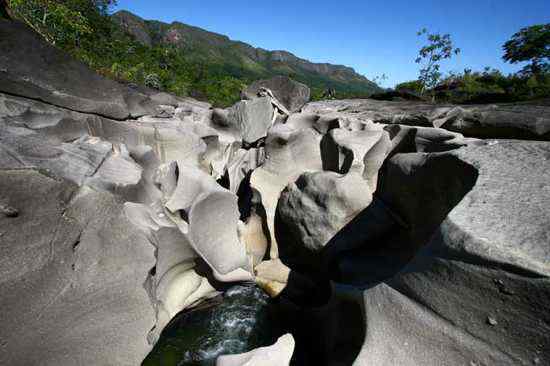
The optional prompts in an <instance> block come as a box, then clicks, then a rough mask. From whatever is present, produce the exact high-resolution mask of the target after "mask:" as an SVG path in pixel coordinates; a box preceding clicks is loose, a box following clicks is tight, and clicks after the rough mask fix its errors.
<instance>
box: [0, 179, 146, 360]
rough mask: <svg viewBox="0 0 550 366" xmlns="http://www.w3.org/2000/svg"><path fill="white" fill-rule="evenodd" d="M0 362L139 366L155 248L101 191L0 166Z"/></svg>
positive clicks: (112, 200) (114, 199)
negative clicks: (2, 203)
mask: <svg viewBox="0 0 550 366" xmlns="http://www.w3.org/2000/svg"><path fill="white" fill-rule="evenodd" d="M0 192H2V193H1V195H2V196H3V197H5V198H6V199H7V200H8V201H9V204H10V205H12V206H14V207H16V208H17V209H18V211H19V215H18V217H15V218H10V217H3V216H2V215H0V233H1V239H0V240H1V242H2V245H1V246H0V247H1V248H0V251H1V255H0V257H1V258H2V260H1V261H0V273H1V279H0V293H1V294H2V296H0V306H1V308H2V312H1V313H0V320H1V321H2V324H4V326H3V327H2V329H3V330H2V331H0V344H1V345H2V346H1V348H0V363H1V364H5V365H52V366H53V365H67V366H68V365H75V364H82V365H84V364H88V365H92V364H93V365H98V364H99V365H128V366H130V365H137V364H139V363H140V362H141V361H142V360H143V358H144V357H145V355H146V354H147V353H148V352H149V350H150V348H151V347H152V345H151V344H149V343H148V342H147V334H148V332H149V331H150V330H151V329H152V328H153V326H154V324H155V308H154V305H153V303H152V302H151V298H150V294H149V293H148V291H147V290H146V286H145V284H146V282H147V278H148V276H149V271H150V270H151V268H153V266H154V265H155V257H154V247H153V246H151V245H150V244H149V242H148V240H147V239H146V238H145V237H144V236H143V235H142V234H140V233H139V232H136V230H134V227H133V226H132V225H131V224H130V223H129V222H128V220H127V219H126V218H125V216H124V214H123V212H122V205H121V203H120V202H119V201H118V199H117V198H116V197H115V196H113V195H112V194H110V193H107V192H97V191H94V190H91V189H81V190H79V191H77V187H76V185H74V184H73V183H71V182H68V181H67V180H64V179H60V178H57V177H54V176H50V175H48V174H46V173H43V172H40V171H38V170H36V169H19V170H6V169H2V170H0Z"/></svg>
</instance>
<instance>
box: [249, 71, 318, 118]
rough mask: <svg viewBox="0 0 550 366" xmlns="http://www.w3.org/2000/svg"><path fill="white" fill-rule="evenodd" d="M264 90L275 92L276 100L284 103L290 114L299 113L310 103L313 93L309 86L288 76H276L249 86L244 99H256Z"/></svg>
mask: <svg viewBox="0 0 550 366" xmlns="http://www.w3.org/2000/svg"><path fill="white" fill-rule="evenodd" d="M262 88H266V89H269V90H271V91H272V92H273V95H274V96H275V98H276V99H277V100H278V101H279V102H281V103H283V105H284V106H285V107H286V109H288V110H289V111H290V112H297V111H299V110H300V108H302V106H303V105H304V104H306V103H307V102H309V97H310V94H311V91H310V90H309V88H308V86H307V85H304V84H302V83H299V82H297V81H294V80H292V79H291V78H289V77H288V76H275V77H274V78H271V79H267V80H258V81H255V82H253V83H252V84H251V85H250V86H248V87H247V88H246V89H245V90H244V91H243V92H242V97H243V99H254V98H255V97H257V95H258V92H260V90H261V89H262Z"/></svg>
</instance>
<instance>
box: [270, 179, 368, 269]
mask: <svg viewBox="0 0 550 366" xmlns="http://www.w3.org/2000/svg"><path fill="white" fill-rule="evenodd" d="M371 201H372V193H371V190H370V188H369V186H368V184H367V182H365V180H364V179H363V177H362V176H361V174H359V173H348V174H346V175H340V174H337V173H333V172H311V173H309V172H308V173H304V174H302V175H301V176H300V177H299V178H298V179H297V180H296V181H295V182H293V183H291V184H289V185H288V186H287V187H286V188H285V190H284V191H283V192H282V193H281V196H280V198H279V202H278V205H277V216H276V223H277V227H276V228H277V230H278V237H281V238H284V241H283V242H281V243H280V245H279V252H280V256H281V258H282V259H283V260H285V259H289V258H291V259H292V260H294V261H296V260H299V261H300V262H305V263H307V262H308V260H309V258H310V257H313V256H314V255H315V254H316V253H317V252H320V251H321V249H322V248H323V247H324V246H325V245H326V244H327V243H328V242H329V241H330V239H332V237H333V236H334V235H335V234H336V233H337V232H338V231H339V230H340V229H342V228H343V227H344V226H345V225H346V224H348V223H349V222H350V221H352V220H353V218H354V217H355V216H356V215H357V214H358V213H359V212H361V211H362V210H364V209H365V208H366V207H367V206H368V205H369V204H370V203H371ZM293 257H297V258H293Z"/></svg>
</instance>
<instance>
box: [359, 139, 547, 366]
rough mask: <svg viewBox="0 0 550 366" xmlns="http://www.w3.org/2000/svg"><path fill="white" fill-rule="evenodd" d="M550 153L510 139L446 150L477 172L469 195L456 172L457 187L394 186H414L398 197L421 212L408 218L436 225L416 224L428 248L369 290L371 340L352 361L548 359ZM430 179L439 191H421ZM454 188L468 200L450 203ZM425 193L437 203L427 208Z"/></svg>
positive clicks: (404, 166) (404, 167) (405, 166)
mask: <svg viewBox="0 0 550 366" xmlns="http://www.w3.org/2000/svg"><path fill="white" fill-rule="evenodd" d="M549 153H550V148H549V146H548V144H547V143H542V142H522V141H504V140H501V141H493V142H490V143H488V144H486V145H483V146H469V147H467V148H462V149H458V150H455V151H453V152H452V153H447V154H446V155H449V156H452V159H454V161H456V162H457V164H459V166H460V165H462V166H463V167H464V169H466V171H470V172H471V173H468V174H469V175H472V174H475V175H476V181H475V185H473V184H472V185H470V188H469V189H467V190H466V192H464V190H463V192H464V193H461V192H460V190H457V187H460V186H461V185H463V184H459V183H458V182H459V181H460V180H462V179H463V177H464V175H465V172H459V171H455V179H456V181H457V184H456V185H452V184H451V185H450V184H448V183H446V182H445V181H440V182H437V181H436V180H438V179H440V178H439V175H434V174H433V173H432V174H430V176H427V175H426V176H425V178H424V179H419V180H418V183H413V182H412V181H411V182H399V183H397V182H396V183H395V184H396V185H397V184H400V185H402V186H408V187H410V188H409V189H410V190H411V195H410V196H409V197H408V198H407V196H406V195H403V194H402V193H403V191H401V194H399V200H400V201H401V202H403V205H402V207H403V208H402V209H401V212H403V213H405V212H406V211H408V212H410V214H411V215H412V214H413V211H414V214H415V215H416V216H415V218H413V217H412V216H409V217H408V218H407V221H409V222H411V223H412V224H413V225H414V226H416V227H421V226H423V227H426V228H430V229H429V230H427V229H424V230H422V229H420V230H415V232H416V234H415V235H414V237H415V238H417V239H419V240H421V241H423V242H424V245H425V247H424V248H423V249H421V250H420V252H419V253H418V254H417V255H416V257H415V258H414V260H413V261H412V262H411V263H410V264H409V265H407V266H406V267H405V268H404V269H403V270H402V271H401V272H400V273H398V274H397V275H396V276H395V277H393V278H392V279H391V280H388V281H386V282H385V283H382V284H379V285H377V286H373V287H371V288H369V289H368V290H367V291H365V294H364V300H365V311H366V314H365V318H366V327H367V337H366V340H365V344H364V346H363V350H362V352H361V354H360V356H359V357H358V359H357V360H356V362H355V365H371V364H376V365H395V364H402V365H441V364H453V365H460V364H470V365H496V364H498V365H524V364H525V365H526V364H535V365H536V364H540V365H544V364H546V363H548V362H549V361H548V360H549V359H550V352H549V350H548V348H547V347H546V346H545V345H546V344H547V338H548V323H549V320H550V319H549V318H548V315H547V314H549V309H548V303H547V302H546V301H545V300H544V299H546V298H548V296H550V279H549V275H550V270H549V268H548V260H549V255H550V251H549V250H548V245H547V243H548V235H549V234H548V225H547V223H548V222H550V215H549V211H548V210H547V207H548V206H549V204H550V190H549V186H548V183H547V182H549V181H550V176H549V173H548V172H549V171H550V170H549V168H550V166H549V164H548V156H549ZM435 155H439V154H435ZM398 157H399V155H396V158H398ZM430 160H431V159H430V158H428V159H426V158H424V162H423V163H421V164H420V165H419V166H418V168H415V169H413V170H411V168H410V167H409V165H410V163H408V161H411V160H410V159H408V160H407V159H405V158H399V159H398V160H397V161H395V162H394V164H395V168H396V169H398V170H396V172H397V171H399V169H400V170H401V171H403V173H404V174H409V175H410V173H411V171H412V172H415V171H418V169H424V168H423V166H425V167H428V166H429V165H430V163H429V162H430ZM447 165H449V163H447ZM432 169H434V170H432V172H433V171H441V170H440V169H438V168H437V166H434V167H433V168H432ZM413 174H416V173H413ZM399 176H400V175H399V174H398V175H395V174H394V173H389V174H388V179H390V178H393V179H399ZM401 176H403V175H401ZM430 177H431V179H430ZM430 181H431V182H433V183H429V185H432V186H433V185H434V183H435V186H433V188H436V187H439V188H436V189H433V188H432V189H431V190H430V192H429V193H428V192H425V193H422V191H423V188H422V187H421V185H426V184H428V183H427V182H430ZM386 192H387V191H386ZM412 192H415V194H414V195H413V194H412ZM396 193H397V192H396ZM451 193H452V194H458V196H457V197H456V198H459V196H461V195H463V194H465V196H464V197H463V198H462V199H458V200H451V202H450V201H449V198H447V196H449V194H451ZM427 194H429V197H430V200H429V202H433V203H434V204H435V202H439V204H438V205H439V207H440V208H439V209H438V208H437V207H435V206H433V204H432V203H430V205H432V207H426V202H427V200H425V199H424V198H423V197H426V195H427ZM393 196H394V197H395V198H396V199H397V194H395V195H393ZM388 197H389V196H388ZM413 202H417V203H413ZM445 202H447V207H449V208H447V209H446V208H444V206H445ZM391 204H392V205H394V206H395V205H397V204H398V203H397V201H393V202H392V203H391ZM405 206H408V207H410V209H409V210H406V209H404V207H405ZM413 206H414V209H413V208H412V207H413ZM419 212H430V213H431V214H430V215H427V216H424V214H422V215H419V214H418V213H419ZM438 212H439V213H438ZM518 213H520V214H518ZM436 215H437V216H438V217H436ZM437 221H441V222H440V223H437ZM431 228H433V230H431ZM442 349H443V350H445V351H444V352H441V350H442Z"/></svg>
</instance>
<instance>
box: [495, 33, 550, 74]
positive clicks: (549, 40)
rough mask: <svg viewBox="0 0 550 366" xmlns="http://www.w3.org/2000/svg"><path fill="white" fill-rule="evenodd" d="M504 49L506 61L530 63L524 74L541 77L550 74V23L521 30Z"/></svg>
mask: <svg viewBox="0 0 550 366" xmlns="http://www.w3.org/2000/svg"><path fill="white" fill-rule="evenodd" d="M502 48H503V49H504V56H503V57H502V58H503V59H504V60H505V61H507V62H510V63H512V64H515V63H518V62H529V65H527V66H526V67H525V68H524V69H523V73H525V74H527V75H529V74H530V75H541V74H543V73H548V72H550V63H549V60H550V23H549V24H539V25H534V26H531V27H527V28H523V29H521V30H520V31H519V32H517V33H516V34H514V35H513V36H512V38H511V39H510V40H509V41H508V42H506V43H505V44H504V45H503V46H502Z"/></svg>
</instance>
